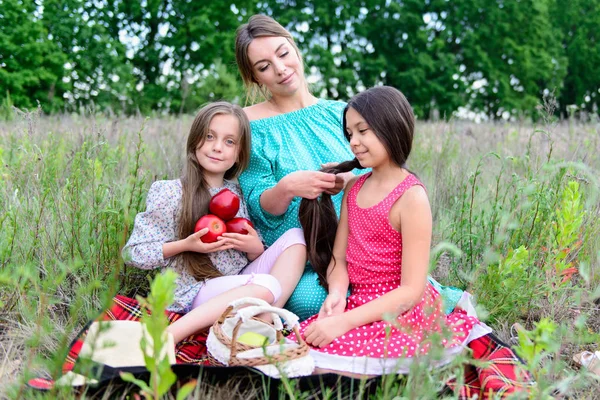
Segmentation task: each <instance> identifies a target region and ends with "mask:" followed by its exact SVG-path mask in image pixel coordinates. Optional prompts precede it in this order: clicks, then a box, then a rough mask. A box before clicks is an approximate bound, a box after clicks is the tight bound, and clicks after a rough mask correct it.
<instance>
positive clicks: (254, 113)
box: [244, 101, 273, 121]
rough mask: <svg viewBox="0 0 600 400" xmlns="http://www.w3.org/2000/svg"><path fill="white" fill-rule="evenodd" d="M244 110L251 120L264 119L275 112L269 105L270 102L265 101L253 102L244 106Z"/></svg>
mask: <svg viewBox="0 0 600 400" xmlns="http://www.w3.org/2000/svg"><path fill="white" fill-rule="evenodd" d="M244 112H245V113H246V116H247V117H248V119H249V120H250V121H255V120H257V119H263V118H268V117H272V116H273V113H272V111H271V110H270V109H269V107H268V103H267V102H266V101H263V102H262V103H258V104H253V105H251V106H248V107H244Z"/></svg>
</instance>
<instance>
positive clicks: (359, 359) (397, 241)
mask: <svg viewBox="0 0 600 400" xmlns="http://www.w3.org/2000/svg"><path fill="white" fill-rule="evenodd" d="M370 175H371V174H370V173H369V174H366V175H364V176H362V177H361V178H359V179H358V181H357V182H356V184H355V185H354V186H353V187H352V189H351V190H350V193H349V194H348V228H349V234H348V249H347V253H346V259H347V263H348V278H349V280H350V285H351V295H350V297H348V300H347V306H346V311H349V310H352V309H354V308H357V307H360V306H361V305H363V304H365V303H368V302H369V301H371V300H374V299H376V298H378V297H379V296H382V295H383V294H385V293H388V292H390V291H392V290H394V289H397V288H398V287H399V286H400V283H401V270H402V268H401V263H402V235H401V234H400V233H399V232H397V231H396V230H395V229H394V228H393V227H392V226H391V224H390V223H389V219H388V216H389V212H390V209H391V207H392V205H393V204H394V203H395V202H396V200H398V199H399V198H400V196H402V194H403V193H404V192H406V190H407V189H409V188H410V187H411V186H413V185H421V186H422V183H421V182H419V180H418V179H417V178H416V177H415V176H414V175H409V176H408V177H407V178H406V179H404V181H402V182H401V183H400V184H399V185H398V186H397V187H396V188H395V189H394V190H393V191H392V192H391V193H390V194H388V195H387V196H386V197H385V198H384V199H383V200H382V201H381V202H379V203H378V204H376V205H374V206H372V207H369V208H361V207H359V206H358V205H357V202H356V197H357V195H358V192H359V191H360V189H361V187H362V185H363V184H364V182H365V181H366V179H368V177H369V176H370ZM316 318H317V316H316V315H315V316H313V317H311V318H309V319H308V320H306V321H304V322H303V323H302V324H301V325H300V332H301V334H302V335H304V331H305V330H306V328H307V327H308V325H310V324H311V323H312V322H313V321H314V320H316ZM478 324H479V321H478V320H477V318H476V317H474V316H471V315H468V314H467V312H464V311H463V310H461V309H459V310H455V311H454V312H452V313H451V314H449V315H445V314H444V310H443V307H442V302H441V297H440V295H439V293H438V292H437V291H436V290H435V288H434V287H433V286H432V285H431V284H430V283H427V287H426V289H425V292H424V294H423V298H422V299H421V302H420V303H418V304H417V305H416V306H414V307H413V308H412V309H411V310H409V311H407V312H406V313H404V314H402V315H400V316H398V317H397V319H396V321H395V322H394V323H393V324H392V323H391V321H389V322H388V321H378V322H373V323H371V324H368V325H364V326H361V327H359V328H356V329H353V330H351V331H348V332H346V334H344V335H342V336H340V337H338V338H336V339H335V340H334V341H333V342H332V343H330V344H329V345H328V346H326V347H324V348H313V350H312V355H313V358H314V359H315V364H316V366H317V367H321V368H327V369H334V370H338V371H348V372H353V373H359V374H373V375H379V374H384V373H391V372H395V373H406V372H408V368H409V366H410V363H411V361H412V359H413V358H414V357H415V356H417V355H421V354H425V353H427V352H428V350H429V348H430V343H431V341H432V338H433V337H435V338H437V339H436V340H437V342H439V341H441V342H442V344H443V346H444V348H445V350H446V351H445V353H444V354H443V356H442V358H441V359H439V360H437V364H443V363H446V362H448V361H450V360H451V358H452V356H453V355H455V354H457V353H459V352H460V351H461V350H462V348H463V347H464V345H466V343H468V342H469V341H470V340H474V339H476V338H477V337H480V336H483V335H484V334H486V333H488V332H489V328H488V329H485V328H487V327H485V325H483V326H484V327H485V328H479V330H477V332H474V333H473V334H472V331H473V330H474V327H476V326H477V325H478ZM432 333H437V334H438V335H436V336H433V337H432V338H429V336H430V335H431V334H432ZM428 339H429V340H428Z"/></svg>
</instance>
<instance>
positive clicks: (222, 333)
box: [206, 297, 314, 377]
mask: <svg viewBox="0 0 600 400" xmlns="http://www.w3.org/2000/svg"><path fill="white" fill-rule="evenodd" d="M263 313H271V316H272V320H273V322H272V323H270V322H266V321H264V320H262V319H260V318H257V317H256V315H259V314H263ZM282 319H283V321H284V322H285V327H287V328H288V329H291V330H292V331H293V332H294V334H295V338H296V340H295V341H291V340H289V339H286V338H285V337H284V335H283V329H284V324H283V323H282V321H281V320H282ZM246 332H255V333H259V334H261V335H263V336H265V337H266V338H267V339H266V342H265V344H264V345H262V346H251V345H248V344H244V343H240V342H238V341H237V338H238V337H240V336H241V335H243V334H244V333H246ZM206 345H207V348H208V353H209V358H210V360H211V362H212V363H213V364H215V365H225V366H245V367H254V368H257V369H259V370H261V371H262V372H264V373H265V374H267V375H270V376H275V377H279V376H280V375H281V374H285V375H286V376H288V377H293V376H302V375H310V374H311V373H312V371H313V369H314V361H313V360H312V358H311V357H310V355H309V350H310V349H309V347H308V345H307V344H306V342H304V340H303V339H302V337H301V336H300V333H299V331H298V317H297V316H296V315H295V314H293V313H291V312H289V311H287V310H283V309H281V308H277V307H273V306H271V305H269V304H268V303H267V302H265V301H263V300H260V299H255V298H250V297H246V298H243V299H239V300H237V301H234V302H233V303H231V304H230V305H229V306H228V307H227V309H226V310H225V312H223V314H222V315H221V317H220V318H219V319H218V320H217V321H216V322H215V323H214V324H213V326H212V327H211V328H210V331H209V334H208V339H207V342H206Z"/></svg>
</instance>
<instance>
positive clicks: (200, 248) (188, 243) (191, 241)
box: [185, 228, 232, 253]
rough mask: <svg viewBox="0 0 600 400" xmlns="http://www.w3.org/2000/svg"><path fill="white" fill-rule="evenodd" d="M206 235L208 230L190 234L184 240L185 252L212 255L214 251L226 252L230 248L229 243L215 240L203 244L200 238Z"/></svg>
mask: <svg viewBox="0 0 600 400" xmlns="http://www.w3.org/2000/svg"><path fill="white" fill-rule="evenodd" d="M207 233H208V228H204V229H200V230H199V231H198V232H196V233H192V234H191V235H190V236H188V237H187V238H186V239H185V248H186V250H187V251H193V252H196V253H214V252H216V251H221V250H228V249H231V248H232V246H231V244H229V243H225V241H223V240H217V241H216V242H213V243H204V242H203V241H202V236H204V235H206V234H207Z"/></svg>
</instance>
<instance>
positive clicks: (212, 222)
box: [194, 214, 227, 243]
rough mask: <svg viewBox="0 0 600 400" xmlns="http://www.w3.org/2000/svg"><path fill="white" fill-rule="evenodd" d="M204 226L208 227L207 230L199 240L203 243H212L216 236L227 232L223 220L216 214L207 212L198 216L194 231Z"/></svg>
mask: <svg viewBox="0 0 600 400" xmlns="http://www.w3.org/2000/svg"><path fill="white" fill-rule="evenodd" d="M204 228H208V232H206V233H205V234H204V235H203V236H202V237H201V238H200V240H202V241H203V242H204V243H214V242H216V241H217V238H218V237H219V236H221V235H222V234H224V233H225V232H227V227H226V226H225V222H223V220H222V219H221V218H219V217H217V216H216V215H211V214H207V215H205V216H203V217H202V218H200V219H199V220H198V222H196V226H195V227H194V232H198V231H199V230H202V229H204Z"/></svg>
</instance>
